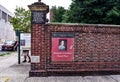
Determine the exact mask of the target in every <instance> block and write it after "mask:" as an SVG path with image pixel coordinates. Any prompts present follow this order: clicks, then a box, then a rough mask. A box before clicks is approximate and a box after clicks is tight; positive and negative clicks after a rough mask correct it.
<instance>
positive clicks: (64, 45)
mask: <svg viewBox="0 0 120 82" xmlns="http://www.w3.org/2000/svg"><path fill="white" fill-rule="evenodd" d="M73 59H74V33H70V32H57V33H55V32H53V33H52V61H73Z"/></svg>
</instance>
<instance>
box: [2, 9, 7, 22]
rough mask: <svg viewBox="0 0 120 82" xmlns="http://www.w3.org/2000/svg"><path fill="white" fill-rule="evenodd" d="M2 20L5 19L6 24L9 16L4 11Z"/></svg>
mask: <svg viewBox="0 0 120 82" xmlns="http://www.w3.org/2000/svg"><path fill="white" fill-rule="evenodd" d="M2 19H4V20H5V22H7V14H6V13H5V12H3V11H2Z"/></svg>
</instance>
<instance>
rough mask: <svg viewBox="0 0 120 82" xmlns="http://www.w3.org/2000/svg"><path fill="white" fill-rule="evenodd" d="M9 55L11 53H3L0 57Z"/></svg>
mask: <svg viewBox="0 0 120 82" xmlns="http://www.w3.org/2000/svg"><path fill="white" fill-rule="evenodd" d="M11 53H12V52H7V53H3V54H0V56H5V55H10V54H11Z"/></svg>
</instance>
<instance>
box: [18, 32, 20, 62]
mask: <svg viewBox="0 0 120 82" xmlns="http://www.w3.org/2000/svg"><path fill="white" fill-rule="evenodd" d="M18 64H20V31H18Z"/></svg>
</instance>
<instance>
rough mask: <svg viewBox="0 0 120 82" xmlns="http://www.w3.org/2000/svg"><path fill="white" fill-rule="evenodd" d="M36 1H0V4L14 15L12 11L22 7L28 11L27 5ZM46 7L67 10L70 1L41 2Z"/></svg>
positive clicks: (51, 0)
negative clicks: (60, 7) (61, 7)
mask: <svg viewBox="0 0 120 82" xmlns="http://www.w3.org/2000/svg"><path fill="white" fill-rule="evenodd" d="M37 1H38V0H0V4H1V5H2V6H4V7H5V8H6V9H8V10H9V11H10V12H12V13H14V10H15V9H16V6H17V7H23V8H25V9H26V10H28V5H31V4H32V3H34V2H37ZM41 1H42V2H44V3H45V4H46V5H49V6H50V8H51V7H52V6H55V5H56V6H63V7H64V8H65V9H68V8H69V5H70V4H71V0H41Z"/></svg>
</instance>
